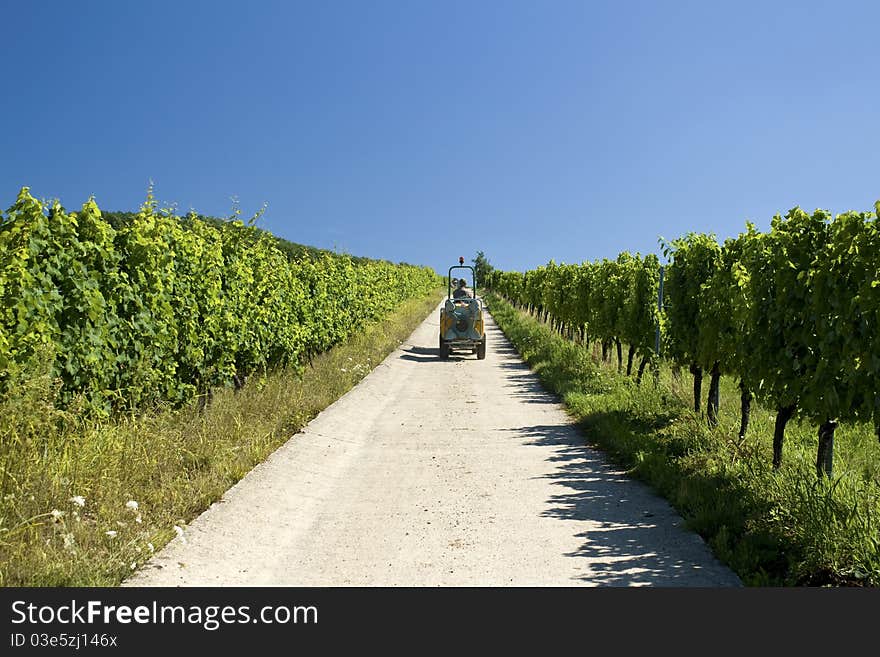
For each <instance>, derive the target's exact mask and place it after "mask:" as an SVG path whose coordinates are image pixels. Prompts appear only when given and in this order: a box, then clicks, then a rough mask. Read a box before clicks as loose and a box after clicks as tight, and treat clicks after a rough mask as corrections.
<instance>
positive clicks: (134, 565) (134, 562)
mask: <svg viewBox="0 0 880 657" xmlns="http://www.w3.org/2000/svg"><path fill="white" fill-rule="evenodd" d="M137 567H138V565H137V561H132V562H131V565H130V566H129V568H131V569H132V570H134V569H135V568H137Z"/></svg>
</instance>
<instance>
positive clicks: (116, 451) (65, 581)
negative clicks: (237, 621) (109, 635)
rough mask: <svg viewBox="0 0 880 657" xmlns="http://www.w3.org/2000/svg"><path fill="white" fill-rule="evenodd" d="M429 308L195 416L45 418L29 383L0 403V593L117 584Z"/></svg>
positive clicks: (38, 382)
mask: <svg viewBox="0 0 880 657" xmlns="http://www.w3.org/2000/svg"><path fill="white" fill-rule="evenodd" d="M439 299H440V292H439V290H438V291H437V292H436V293H433V294H431V295H430V296H429V297H426V298H422V299H416V300H412V301H410V302H407V303H406V304H403V305H402V306H401V307H400V308H399V309H398V311H396V312H395V313H393V314H392V315H390V316H389V317H387V319H385V320H384V321H382V322H380V323H377V324H374V325H372V326H369V327H367V328H366V329H365V330H364V331H362V332H361V333H359V334H357V335H355V336H354V337H353V338H351V339H350V340H349V341H347V342H346V343H344V344H341V345H339V346H337V347H334V348H333V349H332V350H330V351H329V352H327V353H326V354H323V355H321V356H319V357H318V358H316V359H315V360H314V362H313V364H312V366H311V367H307V369H306V371H305V373H304V374H303V375H302V377H299V376H297V375H295V374H293V373H292V372H290V371H288V370H279V371H275V372H271V373H269V374H268V375H266V376H263V377H262V378H256V377H254V378H252V379H251V381H250V382H249V383H248V385H247V386H245V387H244V388H243V389H242V390H240V391H238V392H235V391H234V390H232V389H224V390H219V391H216V392H215V393H214V395H213V399H212V401H211V403H210V404H208V405H207V406H205V408H204V409H200V408H199V407H198V405H197V404H192V405H190V406H187V407H185V408H183V409H179V410H172V409H156V410H154V411H153V412H151V413H148V414H143V415H140V416H138V417H130V418H118V419H115V420H113V421H110V422H107V421H105V422H95V421H90V420H88V419H86V417H85V415H83V414H79V413H77V412H76V411H75V410H69V409H68V410H66V411H60V410H58V409H56V408H55V406H54V404H53V400H54V398H55V393H56V384H55V382H53V381H52V380H51V379H50V378H49V377H48V376H47V375H46V374H45V373H43V374H40V373H39V372H36V373H34V376H32V377H31V378H29V379H28V380H27V382H26V383H25V384H24V385H23V386H21V387H19V388H17V389H16V390H15V393H14V394H13V395H9V396H7V397H6V398H5V399H2V400H0V437H2V438H0V468H2V471H0V472H2V478H0V585H3V586H114V585H117V584H119V583H120V582H121V581H122V580H123V579H124V578H125V577H126V576H127V575H128V574H130V573H131V572H132V571H133V570H134V569H136V568H137V567H138V566H139V565H140V564H142V563H143V562H144V561H145V560H146V559H147V558H148V557H149V555H150V554H151V553H152V552H153V551H154V550H158V549H159V548H160V547H161V546H163V545H164V544H165V543H167V542H168V540H170V539H171V538H172V537H173V536H174V535H175V531H176V530H175V525H176V526H178V527H180V528H185V526H186V523H187V522H188V521H190V520H192V519H193V518H194V517H195V516H197V515H198V514H199V513H201V512H202V511H204V510H205V509H206V508H207V507H208V506H210V505H211V503H213V502H215V501H216V500H218V499H219V498H220V497H221V496H222V494H223V493H224V492H225V491H226V490H228V489H229V487H230V486H232V485H233V484H234V483H236V482H237V481H238V480H239V479H241V477H242V476H244V475H245V474H246V473H247V472H248V471H250V470H251V469H252V468H253V467H254V466H255V465H256V464H258V463H260V462H261V461H263V460H265V458H266V457H267V456H268V455H269V454H271V453H272V452H273V451H274V450H275V449H277V448H278V447H279V446H280V445H282V444H283V443H284V442H285V441H286V440H287V439H288V438H290V436H292V435H293V434H295V433H296V432H297V431H298V430H299V429H300V428H301V427H303V426H304V425H305V424H307V423H308V422H309V421H310V420H311V419H312V418H313V417H315V416H316V415H317V414H318V413H319V412H320V411H321V410H323V409H324V408H326V407H327V406H328V405H330V404H331V403H332V402H333V401H335V400H336V399H338V398H339V397H340V396H342V395H343V394H344V393H345V392H346V391H348V390H349V389H350V388H351V387H353V386H354V385H355V384H356V383H357V382H358V381H359V380H360V379H361V378H363V377H364V376H365V375H366V374H367V373H368V372H369V371H370V370H372V368H373V367H375V366H376V365H378V364H379V363H380V362H381V361H382V360H383V359H384V358H385V357H386V356H387V355H388V354H389V353H390V352H391V351H393V350H394V349H395V348H396V347H397V346H398V345H399V344H400V343H401V342H402V341H403V340H405V339H406V338H407V337H408V336H409V335H410V334H411V333H412V331H413V330H414V329H415V327H416V326H418V324H419V323H420V322H421V321H422V320H424V318H425V317H426V316H427V315H428V314H429V312H430V311H431V310H432V309H434V308H435V307H436V305H437V303H438V301H439ZM44 369H47V368H44ZM76 497H81V498H83V499H84V500H85V503H84V505H82V506H80V505H79V504H78V503H77V502H75V501H72V500H73V498H76ZM130 501H131V502H136V503H137V508H136V509H135V508H133V507H134V504H131V503H129V502H130ZM127 503H129V504H128V506H126V505H127ZM53 511H54V512H55V513H54V515H53ZM107 532H111V533H110V534H108V533H107Z"/></svg>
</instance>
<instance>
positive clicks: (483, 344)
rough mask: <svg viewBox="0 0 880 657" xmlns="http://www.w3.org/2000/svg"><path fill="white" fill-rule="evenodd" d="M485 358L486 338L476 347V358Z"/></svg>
mask: <svg viewBox="0 0 880 657" xmlns="http://www.w3.org/2000/svg"><path fill="white" fill-rule="evenodd" d="M485 357H486V338H483V340H482V342H480V344H478V345H477V358H478V359H479V360H483V359H484V358H485Z"/></svg>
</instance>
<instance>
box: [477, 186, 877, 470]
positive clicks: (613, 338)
mask: <svg viewBox="0 0 880 657" xmlns="http://www.w3.org/2000/svg"><path fill="white" fill-rule="evenodd" d="M877 209H878V210H880V202H878V204H877ZM663 251H664V254H665V255H666V256H667V258H668V259H669V260H670V264H669V265H668V266H666V267H663V268H662V274H663V287H662V300H661V265H660V262H659V259H658V258H657V256H655V255H647V256H641V255H639V254H630V253H621V254H620V255H618V257H617V258H616V259H615V260H608V259H604V260H601V261H598V262H587V263H584V264H581V265H568V264H556V263H555V262H553V261H551V262H550V263H548V264H547V265H546V266H541V267H538V268H537V269H534V270H531V271H527V272H525V273H520V272H503V271H493V272H491V274H490V277H489V280H488V281H487V283H488V285H489V286H490V287H491V288H492V289H493V290H495V291H497V292H498V293H500V294H502V295H503V296H505V297H506V298H508V299H509V300H511V301H512V302H513V303H515V304H516V305H517V306H519V307H521V308H526V309H528V310H529V311H530V312H532V313H533V314H536V315H538V316H540V317H541V318H542V319H543V320H545V321H549V322H550V323H551V324H552V325H553V326H554V327H555V328H557V329H558V330H559V332H561V333H563V334H565V335H567V336H569V337H576V338H577V339H578V340H580V341H583V342H586V343H590V342H595V343H596V345H597V348H601V353H602V356H601V357H602V359H603V360H605V359H607V358H608V357H609V356H610V354H612V353H613V351H615V350H616V357H617V366H618V369H619V370H620V371H623V370H624V362H623V361H624V356H623V347H624V345H626V346H627V356H626V365H625V371H626V374H627V375H633V374H634V376H635V377H636V381H638V382H641V380H642V376H643V374H644V370H645V368H646V366H651V367H652V368H653V369H654V370H655V371H656V368H657V366H658V361H659V359H660V357H661V356H662V357H663V358H666V359H668V360H670V361H671V362H672V363H673V367H674V368H675V371H676V372H680V371H681V369H686V370H687V371H689V372H690V373H691V374H692V375H693V389H694V411H695V412H697V413H699V412H700V410H701V397H702V387H703V377H704V374H708V375H709V389H708V395H707V402H706V415H707V422H708V424H709V426H714V425H715V424H716V423H717V412H718V405H719V399H718V397H719V380H720V377H721V375H722V374H727V375H730V376H732V377H735V378H736V379H737V381H738V382H739V386H740V391H741V422H740V432H739V434H740V437H742V436H744V435H745V433H746V431H747V429H748V425H749V417H750V409H751V403H752V400H753V399H755V400H757V401H759V402H760V403H761V404H763V405H764V406H766V407H769V408H772V409H774V411H775V412H776V425H775V433H774V436H773V465H774V467H775V468H779V467H780V465H781V463H782V454H783V442H784V435H785V427H786V424H787V423H788V422H789V420H791V418H792V417H794V416H795V415H799V416H801V417H803V418H805V419H807V420H809V421H812V422H813V423H815V425H816V426H817V436H818V449H817V452H816V470H817V473H818V475H819V476H820V477H822V476H826V477H831V476H832V474H833V442H834V434H835V429H836V428H837V426H838V424H839V423H841V422H853V421H869V422H872V423H873V426H874V430H875V432H876V433H877V437H878V438H880V388H878V386H877V381H878V380H880V225H878V221H877V214H876V213H871V212H862V213H857V212H848V213H845V214H840V215H837V216H836V217H834V218H832V217H831V215H830V214H829V213H828V212H825V211H822V210H819V211H816V212H814V213H813V214H808V213H806V212H804V211H803V210H801V209H800V208H794V209H792V210H791V211H790V212H788V213H787V214H786V216H785V217H781V216H779V215H777V216H776V217H774V218H773V220H772V223H771V228H770V230H769V232H766V233H762V232H759V231H757V230H756V229H755V227H754V226H753V225H751V224H750V225H748V227H747V230H746V232H744V233H742V234H740V235H739V236H738V237H736V238H731V239H728V240H726V241H725V242H724V243H723V244H719V243H718V242H717V240H716V238H715V236H714V235H705V234H696V233H690V234H688V235H686V236H685V237H682V238H679V239H676V240H672V241H670V242H665V241H663ZM636 361H638V367H637V369H636V371H635V372H633V369H634V363H635V362H636Z"/></svg>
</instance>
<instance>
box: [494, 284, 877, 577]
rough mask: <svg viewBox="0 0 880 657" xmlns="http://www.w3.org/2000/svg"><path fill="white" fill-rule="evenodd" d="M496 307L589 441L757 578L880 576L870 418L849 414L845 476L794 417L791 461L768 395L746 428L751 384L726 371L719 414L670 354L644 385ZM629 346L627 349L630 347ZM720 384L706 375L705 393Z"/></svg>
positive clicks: (840, 449) (838, 454)
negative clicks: (819, 472) (745, 389)
mask: <svg viewBox="0 0 880 657" xmlns="http://www.w3.org/2000/svg"><path fill="white" fill-rule="evenodd" d="M487 296H489V301H490V304H491V308H492V316H493V317H494V318H495V321H496V322H497V323H498V325H499V327H500V328H501V329H502V330H503V331H504V333H505V334H506V335H507V337H508V338H509V339H510V340H511V341H512V342H513V344H514V346H516V348H517V349H518V350H519V351H520V353H521V354H522V356H523V357H524V358H525V360H526V361H527V362H528V363H529V364H530V366H531V367H532V369H533V370H534V371H535V372H536V373H537V374H538V376H539V377H540V378H541V381H542V383H543V384H544V386H545V387H546V388H548V389H549V390H551V391H553V392H555V393H556V394H558V395H559V396H560V397H561V399H562V400H563V402H564V403H565V405H566V407H567V409H568V411H569V412H570V414H571V415H572V416H573V418H575V420H576V421H577V422H578V424H579V425H580V427H581V428H582V429H583V432H584V434H585V436H586V438H587V440H588V442H589V443H591V444H593V445H595V446H597V447H599V448H601V449H602V450H603V451H605V452H606V453H608V454H609V455H610V456H611V457H612V458H613V459H614V460H615V462H616V463H618V464H619V465H621V466H623V467H624V468H626V469H627V470H628V471H629V473H630V474H631V475H632V476H634V477H637V478H639V479H641V480H643V481H645V482H647V483H648V484H650V485H651V486H652V487H653V488H654V489H655V490H657V491H658V493H660V494H661V495H663V496H664V497H666V498H667V499H668V500H669V501H670V502H671V503H672V504H673V506H675V507H676V509H677V510H678V511H679V512H680V513H681V514H682V516H683V517H684V518H685V521H686V523H687V525H688V526H689V527H690V528H691V529H693V530H694V531H696V532H698V533H699V534H700V535H702V536H703V537H704V539H705V540H706V541H707V543H708V544H709V545H710V547H711V548H712V549H713V551H714V552H715V554H716V555H717V556H718V557H719V559H721V560H722V561H723V562H725V563H727V564H728V565H729V566H730V567H731V568H732V569H733V570H734V571H735V572H737V574H738V575H739V576H740V578H741V579H742V580H743V581H744V582H745V583H746V584H747V585H751V586H805V585H809V586H878V585H880V445H878V442H877V438H876V435H875V434H874V433H873V429H872V427H870V426H867V425H846V424H843V425H841V426H840V428H839V429H838V430H837V434H836V437H835V448H834V449H835V453H834V477H833V478H832V479H831V480H830V481H820V480H818V478H817V476H816V471H815V458H816V448H817V429H818V427H816V426H812V425H810V424H809V423H806V422H802V421H800V420H796V419H795V420H792V421H791V422H790V423H789V427H788V429H787V431H786V443H785V448H784V460H783V465H782V467H781V468H780V469H779V470H778V471H774V470H773V468H772V436H773V424H774V420H775V414H774V413H773V412H771V411H768V410H767V409H764V408H761V407H760V406H758V405H757V404H753V406H752V418H751V424H750V427H749V431H748V433H747V435H746V437H745V438H744V439H742V440H740V439H739V437H738V433H739V409H740V406H739V404H740V394H739V389H738V388H737V387H736V385H735V384H736V382H735V381H733V380H729V379H727V378H723V379H722V387H721V408H720V415H719V425H718V427H717V428H716V429H714V430H710V429H709V428H708V427H707V424H706V420H705V418H704V417H702V416H700V415H697V414H695V413H694V411H693V391H692V378H691V376H690V375H689V374H687V372H686V371H685V372H682V374H681V377H680V379H676V378H675V377H674V376H673V373H672V370H671V368H670V367H669V366H668V365H667V364H662V365H661V367H660V370H659V373H658V378H657V381H656V384H655V381H654V379H653V377H652V375H651V374H650V373H649V372H646V374H645V377H644V379H643V381H642V384H641V386H637V385H636V384H635V382H634V381H633V379H632V378H630V377H627V376H625V375H622V374H618V373H617V367H616V357H615V358H614V360H613V361H612V362H609V363H603V362H601V359H600V358H598V356H597V353H596V351H595V349H594V348H592V347H587V346H585V345H581V344H576V343H574V342H572V341H570V340H567V339H564V338H562V337H560V336H559V335H557V334H556V333H554V332H553V331H551V330H550V328H549V326H547V325H546V324H544V323H542V322H539V321H538V320H537V319H535V318H534V317H531V316H530V315H528V314H526V313H523V312H521V311H518V310H515V309H514V308H513V307H512V306H511V305H510V304H508V303H507V302H506V301H504V300H501V299H499V298H497V297H495V296H493V295H487ZM624 353H625V352H624ZM707 392H708V378H707V379H706V380H705V381H704V388H703V397H704V399H703V404H702V406H703V407H705V395H706V393H707Z"/></svg>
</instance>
